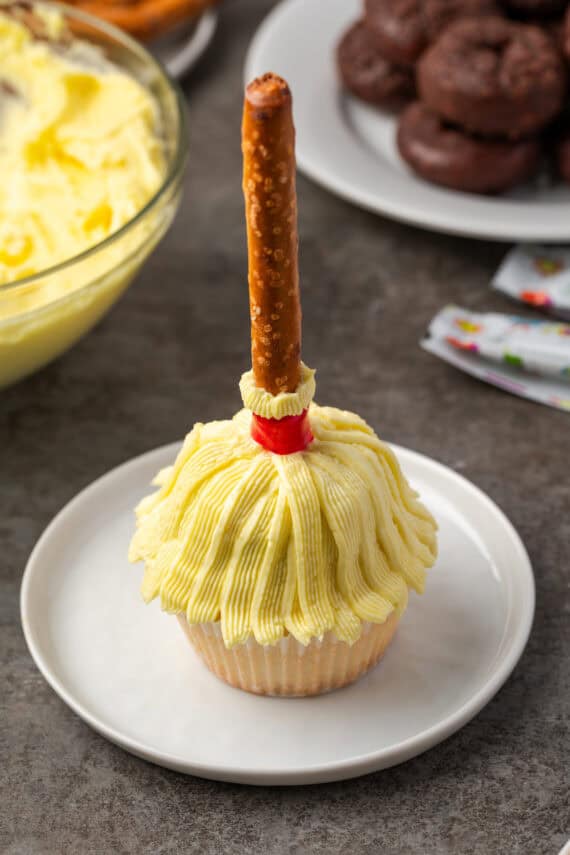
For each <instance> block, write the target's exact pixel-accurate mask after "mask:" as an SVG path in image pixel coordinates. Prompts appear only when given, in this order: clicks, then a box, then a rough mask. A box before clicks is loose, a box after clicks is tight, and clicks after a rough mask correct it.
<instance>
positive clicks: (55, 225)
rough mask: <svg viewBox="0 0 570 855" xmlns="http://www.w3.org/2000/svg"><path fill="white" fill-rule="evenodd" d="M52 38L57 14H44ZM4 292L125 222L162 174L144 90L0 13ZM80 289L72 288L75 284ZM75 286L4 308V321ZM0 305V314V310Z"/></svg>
mask: <svg viewBox="0 0 570 855" xmlns="http://www.w3.org/2000/svg"><path fill="white" fill-rule="evenodd" d="M38 14H41V15H43V16H44V20H45V26H46V30H47V31H48V32H49V33H50V34H51V35H53V36H56V35H57V33H58V30H59V29H61V27H62V22H61V16H58V15H54V14H53V13H51V14H50V13H48V12H46V11H43V12H42V7H41V6H39V7H38ZM0 101H1V114H2V115H1V131H0V172H1V174H2V181H1V182H0V285H2V284H5V283H8V282H14V281H15V280H18V279H21V278H24V277H27V276H30V275H32V274H36V273H38V272H40V271H43V270H45V269H46V268H49V267H51V266H53V265H55V264H57V263H58V262H61V261H64V260H65V259H67V258H70V257H71V256H74V255H77V254H78V253H80V252H81V251H82V250H85V249H87V248H88V247H90V246H92V245H93V244H95V243H98V242H99V241H101V240H102V239H103V238H105V237H107V236H108V235H109V234H111V233H112V232H114V231H116V230H117V229H118V228H120V227H121V226H122V225H124V224H125V223H126V222H127V221H128V220H130V219H132V217H133V216H134V215H135V214H136V213H137V212H138V211H139V210H140V209H141V208H142V207H143V206H144V205H145V204H146V202H147V201H148V200H149V199H150V197H151V196H152V195H153V194H154V193H155V192H156V191H157V189H158V187H159V185H160V183H161V180H162V176H163V173H164V168H165V165H164V157H163V149H162V144H161V142H160V140H159V138H158V136H157V132H156V128H157V112H156V107H155V103H154V100H153V98H152V96H151V95H150V93H149V92H147V91H146V90H145V89H144V87H143V86H142V85H141V84H140V83H138V82H137V81H136V80H135V79H134V78H132V77H130V76H129V75H128V74H127V73H124V72H122V71H120V70H119V69H118V68H116V67H115V66H114V65H112V64H110V63H109V62H107V61H106V60H105V59H104V58H103V56H102V54H100V53H99V52H98V51H97V50H96V49H95V48H93V47H92V46H90V45H88V44H87V43H85V42H81V41H75V42H73V43H72V44H70V45H65V44H64V45H58V46H57V47H54V45H52V44H51V43H49V42H46V41H42V40H37V39H35V38H34V37H33V36H32V34H31V33H30V31H29V30H28V29H27V28H26V27H25V26H23V25H22V24H21V23H19V22H18V21H16V20H14V19H13V18H11V17H10V16H8V15H6V14H4V13H1V12H0ZM75 287H76V285H75ZM73 288H74V280H73V277H67V278H66V277H65V276H62V277H61V278H59V279H58V281H57V282H56V283H55V284H54V286H53V287H52V288H51V289H49V293H48V289H45V288H43V289H40V288H38V289H34V288H29V289H26V291H25V292H24V293H22V294H21V295H20V297H19V298H18V299H16V297H14V298H13V299H10V300H7V301H0V320H2V319H4V318H6V317H10V316H13V315H15V314H17V313H19V312H21V311H25V310H30V309H33V308H37V306H38V305H42V304H44V303H46V302H49V301H51V300H53V299H54V298H55V297H58V296H63V295H64V294H65V293H67V292H69V291H70V290H72V289H73ZM3 307H4V311H3Z"/></svg>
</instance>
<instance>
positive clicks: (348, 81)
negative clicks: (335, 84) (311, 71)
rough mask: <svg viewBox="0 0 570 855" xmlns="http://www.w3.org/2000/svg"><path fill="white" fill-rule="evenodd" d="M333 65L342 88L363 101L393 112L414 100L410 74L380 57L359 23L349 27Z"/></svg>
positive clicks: (413, 83)
mask: <svg viewBox="0 0 570 855" xmlns="http://www.w3.org/2000/svg"><path fill="white" fill-rule="evenodd" d="M337 62H338V68H339V72H340V76H341V78H342V80H343V83H344V85H345V86H346V88H347V89H349V90H350V91H351V92H353V93H354V94H355V95H357V96H358V97H359V98H362V100H363V101H369V102H370V103H371V104H376V105H377V106H379V107H387V108H390V109H397V108H398V107H402V106H403V105H404V104H405V103H406V101H409V100H410V99H411V98H413V97H414V93H415V80H414V75H413V72H412V71H411V70H410V69H407V68H400V67H398V66H395V65H393V64H392V63H390V62H388V60H386V59H384V58H383V57H382V56H381V55H380V53H379V51H378V47H377V44H376V42H375V40H374V37H373V36H372V35H371V33H370V32H369V30H368V29H367V28H366V27H365V25H364V22H363V21H357V22H356V23H355V24H353V25H352V26H351V27H350V28H349V29H348V30H347V31H346V33H345V34H344V35H343V37H342V38H341V40H340V42H339V45H338V48H337Z"/></svg>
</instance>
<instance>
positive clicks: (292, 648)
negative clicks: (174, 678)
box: [177, 613, 399, 697]
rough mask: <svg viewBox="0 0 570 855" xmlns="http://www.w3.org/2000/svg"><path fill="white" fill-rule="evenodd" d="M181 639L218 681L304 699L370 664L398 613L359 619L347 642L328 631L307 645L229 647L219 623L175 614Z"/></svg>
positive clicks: (352, 676)
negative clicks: (357, 632)
mask: <svg viewBox="0 0 570 855" xmlns="http://www.w3.org/2000/svg"><path fill="white" fill-rule="evenodd" d="M177 617H178V620H179V622H180V625H181V627H182V629H183V630H184V633H185V634H186V637H187V638H188V640H189V641H190V643H191V644H192V646H193V647H194V649H195V650H196V651H197V653H198V654H199V655H200V657H201V658H202V660H203V661H204V662H205V664H206V665H207V666H208V668H209V669H210V671H212V672H213V673H214V674H215V675H216V676H217V677H219V678H220V679H221V680H224V681H225V682H226V683H229V684H230V686H234V687H235V688H238V689H243V690H244V691H246V692H253V693H254V694H257V695H282V696H288V697H306V696H308V695H320V694H322V693H323V692H330V691H332V690H333V689H340V688H341V687H342V686H348V685H349V683H353V682H354V681H355V680H357V679H358V678H359V677H361V676H362V675H363V674H365V673H366V672H367V671H369V670H370V668H372V667H374V665H376V663H377V662H378V660H379V659H380V658H381V657H382V655H383V653H384V651H385V650H386V648H387V647H388V645H389V644H390V641H391V640H392V638H393V636H394V633H395V631H396V627H397V625H398V620H399V617H398V615H396V614H395V613H393V614H392V615H391V616H390V617H389V618H388V620H386V621H385V622H384V623H382V624H373V623H364V624H363V625H362V634H361V636H360V638H359V639H358V641H356V642H355V643H354V644H353V645H352V646H350V645H349V644H347V643H346V642H344V641H339V639H338V638H337V637H336V636H335V635H333V634H332V633H327V634H326V635H325V636H324V637H323V638H322V639H314V640H313V641H311V642H310V643H309V644H308V645H307V646H306V647H305V646H304V645H302V644H301V643H300V642H298V641H297V640H296V639H294V638H293V637H292V636H287V637H286V638H283V639H281V641H280V642H278V643H277V644H276V645H274V646H263V645H261V644H257V642H255V641H254V640H249V641H248V642H247V643H246V644H242V645H239V646H236V647H233V648H231V649H230V650H228V649H227V648H226V647H225V645H224V641H223V638H222V632H221V628H220V624H219V623H206V624H194V625H190V624H188V621H187V620H186V617H185V616H184V615H183V614H179V615H177Z"/></svg>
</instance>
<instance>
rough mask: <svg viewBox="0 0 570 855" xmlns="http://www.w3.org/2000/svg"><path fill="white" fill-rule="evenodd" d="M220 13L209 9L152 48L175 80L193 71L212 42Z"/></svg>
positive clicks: (157, 41)
mask: <svg viewBox="0 0 570 855" xmlns="http://www.w3.org/2000/svg"><path fill="white" fill-rule="evenodd" d="M217 25H218V12H217V11H216V10H215V9H208V10H207V11H206V12H203V13H202V14H201V15H200V17H199V18H198V19H197V20H195V21H192V20H191V21H187V22H185V23H184V24H181V25H180V26H179V27H176V28H175V29H174V30H173V31H172V32H170V33H167V34H166V35H164V36H162V37H161V38H160V39H156V40H155V41H154V42H152V44H151V45H150V49H151V51H152V53H153V54H154V55H155V56H156V57H157V59H159V60H160V61H161V62H162V64H163V65H164V67H165V68H166V70H167V71H168V73H169V74H170V76H171V77H175V78H181V77H183V76H184V75H185V74H187V73H188V72H189V71H190V69H191V68H193V67H194V66H195V65H196V63H197V62H198V60H199V59H200V57H201V56H202V54H203V53H204V52H205V51H206V48H207V47H208V45H209V44H210V42H211V41H212V39H213V37H214V33H215V31H216V27H217Z"/></svg>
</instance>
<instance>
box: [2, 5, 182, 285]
mask: <svg viewBox="0 0 570 855" xmlns="http://www.w3.org/2000/svg"><path fill="white" fill-rule="evenodd" d="M34 5H37V6H45V7H47V8H48V9H58V10H59V11H61V12H62V14H63V15H64V16H65V17H67V18H74V19H76V20H78V21H83V22H84V23H86V24H88V25H89V26H90V27H91V28H92V29H93V30H98V31H99V32H101V33H104V34H105V35H108V36H110V37H111V38H112V39H113V40H114V41H116V42H119V43H120V44H122V45H123V46H124V47H126V48H127V49H128V50H129V51H130V52H131V53H134V54H137V55H138V56H139V57H140V58H142V59H143V61H144V62H145V64H146V66H147V67H151V68H152V67H154V69H155V70H156V71H157V72H158V73H159V75H160V76H161V77H162V79H163V80H164V82H165V83H166V84H167V87H168V89H169V90H170V92H171V94H172V95H174V102H175V105H176V114H177V118H178V134H177V139H176V148H175V150H174V152H173V154H172V157H171V158H170V162H169V164H168V169H167V171H166V174H165V176H164V178H163V181H162V183H161V185H160V187H159V188H158V189H157V190H156V192H155V193H154V194H153V195H152V196H151V197H150V199H149V200H148V201H147V202H146V203H145V205H144V206H143V207H142V208H141V209H140V210H139V211H137V213H136V214H135V215H134V216H133V217H131V219H130V220H128V221H127V222H126V223H124V224H123V225H122V226H121V227H120V228H118V229H117V230H116V231H114V232H111V234H110V235H107V237H105V238H103V240H100V241H98V242H97V243H95V244H93V246H90V247H88V248H87V249H84V250H83V251H82V252H80V253H78V254H77V255H72V256H70V257H69V258H65V259H64V260H63V261H59V262H58V263H57V264H53V265H52V266H51V267H45V268H44V269H43V270H40V271H39V272H38V273H33V274H32V275H31V276H24V277H23V278H21V279H15V280H14V281H13V282H6V283H4V284H3V285H0V294H1V293H2V292H6V291H8V290H12V289H14V290H16V289H18V288H21V287H22V286H24V285H32V284H33V283H34V282H38V283H39V282H41V281H42V280H44V279H48V278H49V277H50V276H52V275H53V274H54V273H61V272H62V271H63V270H66V269H67V268H71V267H73V266H74V265H76V264H78V263H80V262H82V261H84V260H85V259H87V258H90V257H91V256H92V255H95V254H96V253H97V252H99V251H100V250H102V249H104V248H106V247H108V246H111V245H112V244H113V243H114V242H115V241H118V240H120V239H121V238H122V237H123V236H124V235H125V234H127V233H128V232H129V231H131V230H132V228H133V227H134V226H136V225H137V223H139V222H140V221H141V220H142V219H144V217H145V216H146V215H147V214H148V212H149V211H151V210H152V209H153V208H154V207H155V206H156V205H157V204H158V202H159V201H160V200H161V199H162V198H163V196H165V195H166V193H167V192H168V191H169V190H170V188H171V187H172V185H173V184H176V182H177V181H178V180H179V179H180V178H181V176H182V174H183V172H184V167H185V165H186V158H187V145H186V141H187V118H186V101H185V100H184V95H183V93H182V89H181V88H180V86H179V84H178V83H177V81H176V80H174V79H173V78H172V77H171V76H170V75H169V74H168V72H167V70H166V68H165V67H164V65H163V64H162V62H161V61H160V60H159V59H156V57H154V56H153V55H152V54H151V53H150V51H149V50H147V49H146V47H144V45H142V44H141V43H140V42H138V41H137V40H136V39H134V38H133V37H132V36H130V35H129V34H128V33H126V32H125V31H124V30H121V29H120V28H119V27H115V26H114V25H113V24H109V23H107V21H103V20H102V19H100V18H97V17H95V15H91V14H89V13H87V12H83V11H81V10H80V9H75V8H74V7H72V6H68V5H64V4H63V3H57V2H53V0H38V2H37V3H35V4H34ZM1 11H2V8H1V5H0V12H1ZM119 67H120V66H119ZM154 100H155V101H158V99H157V98H154ZM89 285H90V283H89V282H86V283H85V285H83V286H81V287H80V288H79V289H78V291H77V292H76V293H79V292H81V291H82V290H83V288H88V287H89Z"/></svg>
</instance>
